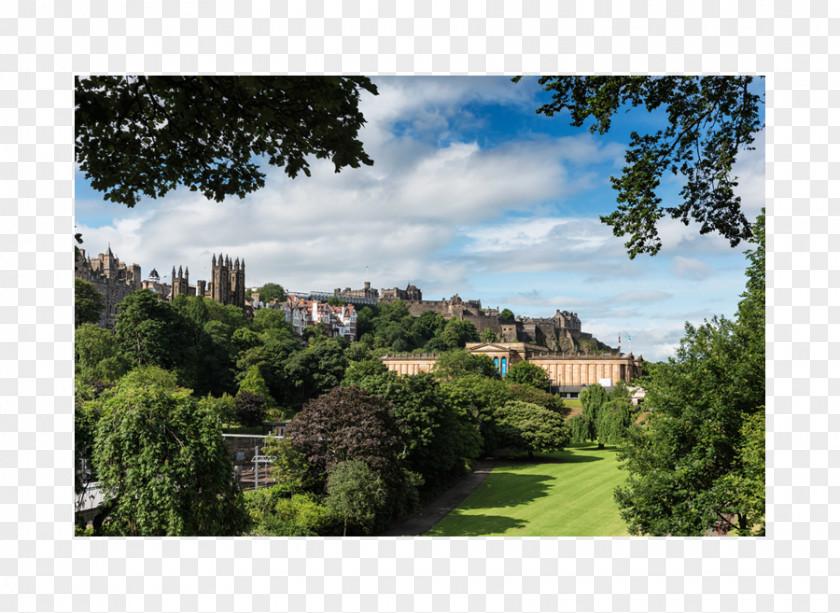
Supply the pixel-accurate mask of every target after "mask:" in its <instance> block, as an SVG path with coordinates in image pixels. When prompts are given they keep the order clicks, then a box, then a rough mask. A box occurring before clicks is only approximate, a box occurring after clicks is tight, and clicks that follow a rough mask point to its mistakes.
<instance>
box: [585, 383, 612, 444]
mask: <svg viewBox="0 0 840 613" xmlns="http://www.w3.org/2000/svg"><path fill="white" fill-rule="evenodd" d="M606 401H607V390H605V389H604V388H603V387H602V386H601V385H600V384H598V383H593V384H592V385H590V386H588V387H585V388H583V389H582V390H581V391H580V406H581V407H582V409H583V411H582V412H583V416H584V417H586V418H587V419H588V420H589V421H590V422H592V423H593V424H594V425H595V427H596V428H597V423H598V413H599V411H600V410H601V407H602V406H604V403H605V402H606ZM593 439H594V437H593Z"/></svg>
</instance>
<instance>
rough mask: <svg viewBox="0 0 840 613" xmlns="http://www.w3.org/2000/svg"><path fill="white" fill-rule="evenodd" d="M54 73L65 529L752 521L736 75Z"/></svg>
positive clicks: (758, 229)
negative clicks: (66, 150)
mask: <svg viewBox="0 0 840 613" xmlns="http://www.w3.org/2000/svg"><path fill="white" fill-rule="evenodd" d="M73 94H74V101H73V105H74V108H73V114H74V124H75V135H74V136H75V176H74V186H75V188H74V194H73V196H74V203H75V204H74V207H75V215H74V223H75V227H74V229H73V233H74V235H75V238H74V241H73V242H74V250H75V256H74V257H75V299H74V317H75V321H74V323H75V331H74V334H75V337H74V348H75V362H74V368H75V373H74V375H75V376H74V385H75V388H74V398H75V404H74V424H75V427H74V470H73V475H74V482H75V508H74V513H75V515H74V517H75V536H76V537H79V538H96V537H124V536H132V537H133V536H169V537H180V536H236V537H359V536H365V537H414V538H421V537H422V538H425V537H645V536H648V537H651V536H657V537H659V536H662V537H665V536H672V537H721V536H727V537H764V536H765V535H766V527H765V504H766V503H765V499H766V479H765V431H766V427H765V410H766V409H765V405H766V401H765V396H766V388H765V386H766V383H765V381H766V373H765V358H766V351H765V329H766V317H765V311H766V307H765V210H766V201H765V178H766V177H765V132H766V130H765V77H763V76H760V75H748V74H730V75H726V76H718V75H705V74H704V75H690V74H689V75H673V74H668V75H647V76H634V75H624V76H606V75H598V76H582V75H577V76H565V75H522V76H518V75H515V74H510V75H498V76H370V77H365V76H347V75H333V76H274V75H263V76H201V75H199V76H195V75H193V76H157V75H155V76H147V75H143V74H107V75H105V74H103V75H96V74H91V75H81V74H79V75H76V76H75V77H74V92H73ZM68 340H69V339H68ZM69 474H70V473H68V480H69Z"/></svg>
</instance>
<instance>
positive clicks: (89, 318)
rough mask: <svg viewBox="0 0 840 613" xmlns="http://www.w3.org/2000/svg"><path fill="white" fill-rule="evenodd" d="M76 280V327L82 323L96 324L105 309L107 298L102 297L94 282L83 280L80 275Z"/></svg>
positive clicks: (74, 305)
mask: <svg viewBox="0 0 840 613" xmlns="http://www.w3.org/2000/svg"><path fill="white" fill-rule="evenodd" d="M75 281H76V297H75V301H74V304H73V307H74V309H75V314H76V327H77V328H78V327H79V326H81V325H82V324H85V323H89V324H95V323H98V322H99V318H100V317H101V316H102V311H104V310H105V299H104V298H103V297H102V294H100V293H99V292H98V291H96V288H95V287H94V286H93V284H92V283H88V282H87V281H83V280H81V279H79V278H78V277H76V278H75Z"/></svg>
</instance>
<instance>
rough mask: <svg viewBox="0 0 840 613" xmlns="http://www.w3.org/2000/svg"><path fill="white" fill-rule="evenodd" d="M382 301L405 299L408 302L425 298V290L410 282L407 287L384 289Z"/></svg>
mask: <svg viewBox="0 0 840 613" xmlns="http://www.w3.org/2000/svg"><path fill="white" fill-rule="evenodd" d="M381 295H382V298H380V300H381V301H382V302H393V301H394V300H405V301H406V302H413V301H420V300H423V292H421V291H420V289H419V288H417V287H416V286H414V285H411V284H410V283H409V284H408V286H406V288H405V289H400V288H398V287H395V288H393V289H383V290H382V292H381Z"/></svg>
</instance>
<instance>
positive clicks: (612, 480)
mask: <svg viewBox="0 0 840 613" xmlns="http://www.w3.org/2000/svg"><path fill="white" fill-rule="evenodd" d="M625 477H626V473H625V472H623V471H621V470H619V468H618V463H617V461H616V451H615V449H614V448H607V449H604V450H600V451H599V450H598V449H597V447H596V446H595V445H581V446H575V447H572V448H570V449H567V450H566V451H562V452H557V453H552V454H544V455H541V456H537V457H536V458H535V459H534V460H533V461H532V462H529V461H527V460H525V459H523V460H522V461H511V462H508V463H505V464H501V465H499V466H498V467H497V468H495V469H494V470H493V472H492V473H490V476H489V477H488V478H487V480H486V481H485V482H484V483H483V484H482V485H481V486H480V487H479V488H478V489H477V490H476V491H475V492H473V493H472V494H471V495H470V496H469V497H468V498H467V499H466V500H464V502H463V503H461V505H460V506H459V507H458V508H456V509H454V510H453V511H452V512H451V513H450V514H449V515H447V516H446V517H445V518H443V520H441V521H440V522H439V523H438V524H437V525H436V526H435V527H434V528H432V529H431V530H430V531H429V532H427V533H426V535H427V536H624V535H627V534H628V532H627V530H626V527H625V525H624V522H623V521H622V520H621V517H620V515H619V513H618V507H617V505H616V504H615V501H614V500H613V490H614V489H615V486H616V485H619V484H621V483H622V482H623V481H624V479H625Z"/></svg>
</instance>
